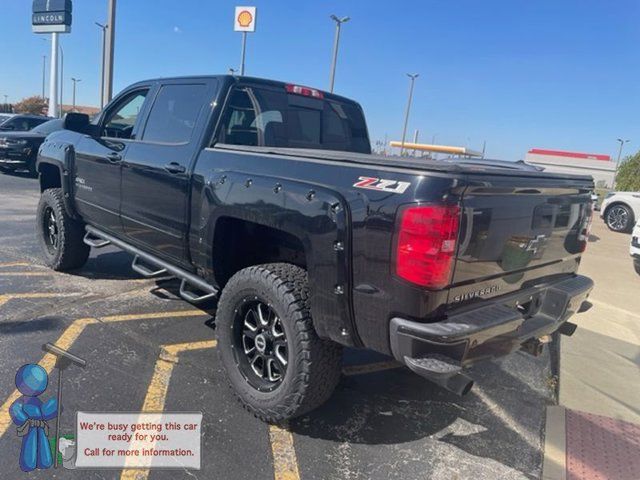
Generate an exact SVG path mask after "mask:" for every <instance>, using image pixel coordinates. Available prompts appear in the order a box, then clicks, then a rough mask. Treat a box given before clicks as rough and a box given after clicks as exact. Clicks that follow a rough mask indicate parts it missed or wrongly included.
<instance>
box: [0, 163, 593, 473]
mask: <svg viewBox="0 0 640 480" xmlns="http://www.w3.org/2000/svg"><path fill="white" fill-rule="evenodd" d="M38 195H39V192H38V185H37V181H36V180H34V179H30V178H26V177H24V176H21V175H18V174H16V175H0V405H2V407H0V470H1V471H2V472H3V473H2V474H0V477H2V478H10V479H13V478H16V479H18V478H24V474H23V473H22V472H21V471H20V470H19V466H18V455H19V450H20V439H19V438H17V436H16V431H15V427H14V426H13V425H12V424H11V423H10V419H9V417H8V414H7V408H8V406H9V405H10V404H11V402H12V401H13V400H15V398H16V397H15V395H16V393H15V385H14V376H15V372H16V370H17V369H18V368H19V367H20V366H21V365H23V364H25V363H36V362H41V365H43V366H44V367H45V368H47V369H51V368H52V366H53V363H52V359H51V358H49V357H48V356H46V355H45V354H44V353H43V351H42V349H41V346H42V344H44V343H46V342H52V343H56V344H58V345H60V346H63V347H65V348H68V349H69V350H70V351H71V352H73V353H75V354H77V355H79V356H81V357H83V358H85V359H86V360H87V363H88V365H87V368H86V369H84V370H81V369H78V368H75V369H70V370H68V373H67V374H66V377H65V380H64V392H65V398H64V402H63V403H64V409H65V413H64V414H63V416H62V423H61V430H62V433H65V434H70V433H73V432H72V430H73V421H74V418H73V417H74V416H73V412H76V411H78V410H83V411H123V412H130V411H140V410H141V409H143V408H144V409H147V410H165V411H202V412H203V414H204V423H203V435H204V438H203V458H202V465H203V468H202V470H200V471H189V472H187V471H184V472H176V471H160V470H153V471H151V472H125V473H123V472H120V471H114V470H111V471H104V470H103V471H92V472H89V471H67V470H58V471H55V472H54V471H44V472H33V473H31V474H30V475H29V478H70V479H93V478H96V479H97V478H104V479H111V478H140V479H142V478H151V479H165V478H166V479H169V478H171V479H174V478H225V479H226V478H234V479H236V478H237V479H245V478H246V479H263V478H275V479H297V478H302V479H327V478H332V479H369V478H372V479H378V478H380V479H388V478H397V479H414V478H430V479H465V478H477V479H482V478H487V479H496V478H500V479H522V478H539V477H540V476H541V469H542V460H543V451H542V450H543V445H544V432H543V427H544V424H545V407H546V406H547V405H550V404H552V403H553V402H554V401H555V399H554V395H555V391H554V387H553V385H554V381H553V374H552V369H551V361H550V355H549V353H548V351H545V353H544V354H543V355H542V356H541V357H539V358H533V357H531V356H529V355H527V354H524V353H517V354H515V355H513V356H511V357H509V358H507V359H504V360H501V361H496V362H492V363H487V364H484V365H482V366H478V367H476V368H474V369H473V371H472V372H471V376H472V377H474V379H475V380H476V386H475V387H474V389H473V390H472V392H471V393H470V394H469V395H468V396H467V397H465V398H462V399H461V398H458V397H456V396H454V395H453V394H450V393H447V392H445V391H443V390H441V389H439V388H437V387H435V386H432V385H431V384H429V383H427V382H426V381H424V380H422V379H420V378H419V377H417V376H415V375H414V374H412V373H409V372H408V371H407V370H405V369H402V368H394V367H395V365H394V364H391V363H389V359H388V358H385V357H380V356H376V355H372V354H370V353H367V352H360V351H348V352H346V353H345V358H344V366H343V373H344V375H343V378H342V380H341V382H340V384H339V386H338V388H337V390H336V392H335V394H334V395H333V397H332V398H331V399H330V401H329V402H328V403H327V404H326V405H324V406H323V407H322V408H320V409H319V410H317V411H315V412H313V413H312V414H310V415H307V416H304V417H302V418H299V419H296V420H295V421H292V422H291V423H289V424H288V425H282V426H268V425H266V424H264V423H262V422H260V421H258V420H256V419H255V418H254V417H252V416H251V415H250V414H248V413H247V412H245V411H244V410H243V409H242V408H241V407H240V406H239V404H237V402H236V401H235V399H234V397H233V395H232V393H231V391H230V389H229V388H228V387H227V385H226V384H225V383H224V379H223V376H222V373H221V371H220V366H219V364H218V361H217V357H216V355H215V341H214V335H215V332H214V329H215V325H214V323H213V321H212V317H213V315H214V313H215V312H214V311H213V310H200V309H197V308H195V307H194V306H192V305H190V304H188V303H186V302H184V301H182V300H180V299H178V298H177V296H176V287H177V285H176V284H175V283H173V282H171V281H168V282H166V281H153V280H145V279H141V278H139V277H138V276H137V274H136V273H135V272H133V271H132V270H131V269H130V268H129V264H130V261H131V258H129V256H128V255H127V254H124V253H122V252H119V251H117V250H109V249H108V248H110V247H107V249H101V250H99V251H98V252H96V251H94V252H92V257H91V259H90V261H89V262H88V263H87V264H86V266H85V267H83V268H82V269H81V270H79V271H77V272H74V273H73V274H60V273H55V272H53V271H50V270H48V269H46V268H45V267H43V266H42V265H41V260H40V258H39V254H38V246H37V242H36V238H35V234H34V228H35V226H34V221H35V210H36V204H37V201H38ZM596 281H597V280H596Z"/></svg>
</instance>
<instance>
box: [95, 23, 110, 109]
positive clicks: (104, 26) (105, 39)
mask: <svg viewBox="0 0 640 480" xmlns="http://www.w3.org/2000/svg"><path fill="white" fill-rule="evenodd" d="M93 23H95V24H96V25H97V26H98V27H99V28H100V30H102V68H101V71H100V78H101V80H100V108H103V107H104V64H105V59H106V49H107V38H106V35H107V26H106V25H103V24H101V23H98V22H93Z"/></svg>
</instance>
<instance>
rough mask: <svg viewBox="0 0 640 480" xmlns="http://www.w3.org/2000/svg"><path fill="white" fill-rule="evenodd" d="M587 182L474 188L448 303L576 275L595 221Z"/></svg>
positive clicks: (466, 202)
mask: <svg viewBox="0 0 640 480" xmlns="http://www.w3.org/2000/svg"><path fill="white" fill-rule="evenodd" d="M591 188H592V184H591V183H590V182H588V181H585V180H584V178H576V180H575V181H574V182H571V181H570V180H569V181H567V180H556V181H554V180H551V179H543V178H538V179H535V178H531V177H529V178H520V179H518V178H512V179H511V180H510V181H509V182H508V183H507V182H503V183H496V182H492V181H489V182H477V181H476V182H473V184H472V186H470V187H468V188H467V189H466V190H465V192H464V193H463V196H462V204H461V218H460V232H459V241H458V254H457V259H456V264H455V270H454V274H453V282H452V288H451V290H450V292H449V300H448V303H449V304H455V305H460V304H464V303H470V302H474V301H478V300H479V299H481V298H490V297H493V296H497V295H501V294H504V293H508V292H510V291H514V290H518V289H521V288H527V287H530V286H533V285H537V284H541V283H544V282H545V281H550V280H553V279H554V278H557V277H558V276H562V275H567V274H571V273H573V272H575V271H576V270H577V267H578V264H579V262H580V254H581V253H582V251H583V250H584V248H585V246H586V240H587V239H586V237H585V231H586V229H587V228H588V224H589V221H590V217H591V204H590V197H589V191H590V189H591Z"/></svg>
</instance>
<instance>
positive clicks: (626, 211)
mask: <svg viewBox="0 0 640 480" xmlns="http://www.w3.org/2000/svg"><path fill="white" fill-rule="evenodd" d="M604 218H605V222H606V224H607V227H609V230H613V231H614V232H623V233H626V232H629V231H631V228H632V227H633V224H634V218H633V211H632V210H631V209H630V208H629V207H627V206H626V205H623V204H621V203H618V204H614V205H611V206H610V207H609V208H607V212H606V214H605V217H604Z"/></svg>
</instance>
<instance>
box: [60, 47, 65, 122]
mask: <svg viewBox="0 0 640 480" xmlns="http://www.w3.org/2000/svg"><path fill="white" fill-rule="evenodd" d="M59 47H60V99H59V100H60V112H59V113H60V118H62V116H63V115H64V113H63V111H62V93H63V91H64V50H63V49H62V44H60V45H59Z"/></svg>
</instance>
